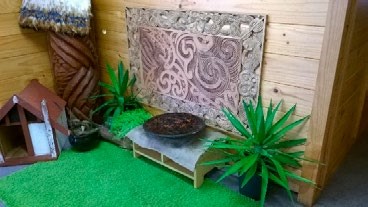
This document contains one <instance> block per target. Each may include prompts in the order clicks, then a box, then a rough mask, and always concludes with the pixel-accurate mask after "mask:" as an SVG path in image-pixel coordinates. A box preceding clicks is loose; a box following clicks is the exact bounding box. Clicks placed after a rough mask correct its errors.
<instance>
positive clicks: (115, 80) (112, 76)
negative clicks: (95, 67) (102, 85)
mask: <svg viewBox="0 0 368 207" xmlns="http://www.w3.org/2000/svg"><path fill="white" fill-rule="evenodd" d="M106 70H107V73H108V74H109V77H110V80H111V83H112V86H113V87H114V89H115V91H116V93H117V94H121V91H120V87H119V81H118V78H117V77H116V74H115V71H114V69H113V68H112V67H111V66H110V65H109V64H108V63H107V64H106Z"/></svg>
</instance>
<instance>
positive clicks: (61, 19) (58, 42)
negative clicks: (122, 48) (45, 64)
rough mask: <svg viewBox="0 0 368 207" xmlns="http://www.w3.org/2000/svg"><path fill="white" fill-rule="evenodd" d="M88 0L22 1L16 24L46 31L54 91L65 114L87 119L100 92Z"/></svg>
mask: <svg viewBox="0 0 368 207" xmlns="http://www.w3.org/2000/svg"><path fill="white" fill-rule="evenodd" d="M91 17H92V15H91V1H90V0H23V3H22V7H21V11H20V17H19V24H20V25H21V26H22V27H27V28H33V29H35V30H45V31H48V40H49V55H50V61H51V65H52V67H53V74H54V82H55V91H56V93H57V95H59V96H60V97H62V98H63V99H64V100H65V101H66V102H67V107H68V108H69V109H70V110H68V111H70V112H72V113H73V115H74V116H76V117H77V118H79V119H88V118H89V114H90V111H91V110H93V109H94V108H95V107H96V105H97V103H96V101H95V100H92V99H90V98H89V97H90V96H93V95H97V94H98V93H99V91H100V89H99V86H98V81H99V79H100V74H99V68H98V57H97V51H96V48H95V46H94V42H95V41H94V39H95V38H94V35H93V32H92V31H93V30H92V29H91Z"/></svg>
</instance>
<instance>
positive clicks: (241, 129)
mask: <svg viewBox="0 0 368 207" xmlns="http://www.w3.org/2000/svg"><path fill="white" fill-rule="evenodd" d="M222 111H223V112H224V114H225V116H226V117H227V119H228V120H229V121H230V122H231V124H232V125H233V126H234V127H235V129H237V130H238V131H239V132H240V134H242V135H243V136H244V137H246V138H248V139H251V138H252V135H251V134H250V133H249V132H248V130H247V129H246V128H245V127H244V125H243V124H242V123H241V122H240V121H239V120H238V119H237V118H236V117H235V116H234V114H232V113H231V112H230V110H229V109H227V108H223V109H222Z"/></svg>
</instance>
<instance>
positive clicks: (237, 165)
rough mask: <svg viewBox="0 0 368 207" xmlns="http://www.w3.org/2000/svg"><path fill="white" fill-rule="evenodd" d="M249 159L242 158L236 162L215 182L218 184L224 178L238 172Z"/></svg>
mask: <svg viewBox="0 0 368 207" xmlns="http://www.w3.org/2000/svg"><path fill="white" fill-rule="evenodd" d="M249 159H250V158H249V157H244V158H243V159H241V160H239V161H238V162H236V163H235V164H234V165H232V166H231V167H230V168H229V169H228V170H227V171H226V172H225V173H224V174H223V175H222V176H221V177H220V178H219V179H218V180H217V182H220V181H221V180H223V179H224V178H225V177H227V176H229V175H231V174H233V173H236V172H238V171H239V170H240V169H241V168H242V167H243V166H244V165H245V164H246V163H247V162H248V161H249Z"/></svg>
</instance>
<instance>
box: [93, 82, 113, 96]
mask: <svg viewBox="0 0 368 207" xmlns="http://www.w3.org/2000/svg"><path fill="white" fill-rule="evenodd" d="M98 85H99V86H101V87H103V88H106V89H107V90H108V91H110V92H111V93H113V94H116V93H117V91H115V88H114V87H113V86H112V85H110V84H107V83H104V82H101V81H100V82H98Z"/></svg>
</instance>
